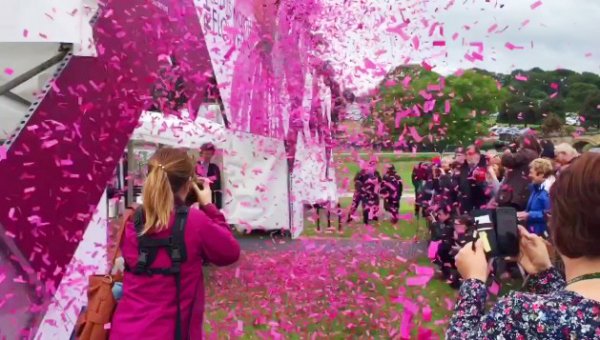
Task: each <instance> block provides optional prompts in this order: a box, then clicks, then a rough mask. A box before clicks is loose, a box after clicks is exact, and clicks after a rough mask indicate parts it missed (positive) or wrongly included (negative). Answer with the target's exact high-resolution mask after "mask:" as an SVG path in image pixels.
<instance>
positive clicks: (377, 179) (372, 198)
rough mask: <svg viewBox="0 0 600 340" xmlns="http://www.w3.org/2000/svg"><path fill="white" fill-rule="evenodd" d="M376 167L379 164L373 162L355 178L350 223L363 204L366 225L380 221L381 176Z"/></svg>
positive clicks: (349, 216)
mask: <svg viewBox="0 0 600 340" xmlns="http://www.w3.org/2000/svg"><path fill="white" fill-rule="evenodd" d="M376 167H377V164H376V163H375V162H373V161H371V162H369V163H368V164H367V165H366V166H365V167H364V168H363V169H362V170H361V171H359V172H358V173H357V174H356V176H355V177H354V196H353V197H352V205H351V207H350V212H349V214H348V222H350V221H351V220H352V215H354V213H355V212H356V209H358V206H359V205H360V204H362V208H363V222H364V223H365V224H368V223H369V220H373V221H377V220H378V217H377V215H378V213H379V190H380V186H381V175H380V174H379V172H378V171H377V170H376Z"/></svg>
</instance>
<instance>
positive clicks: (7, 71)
mask: <svg viewBox="0 0 600 340" xmlns="http://www.w3.org/2000/svg"><path fill="white" fill-rule="evenodd" d="M4 73H6V74H8V75H9V76H12V75H13V74H14V73H15V70H13V69H12V68H10V67H7V68H5V69H4Z"/></svg>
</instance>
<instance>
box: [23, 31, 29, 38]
mask: <svg viewBox="0 0 600 340" xmlns="http://www.w3.org/2000/svg"><path fill="white" fill-rule="evenodd" d="M28 36H29V30H27V29H24V30H23V37H24V38H27V37H28Z"/></svg>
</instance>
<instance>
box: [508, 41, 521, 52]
mask: <svg viewBox="0 0 600 340" xmlns="http://www.w3.org/2000/svg"><path fill="white" fill-rule="evenodd" d="M504 46H505V47H506V48H507V49H509V50H511V51H512V50H522V49H524V47H523V46H516V45H513V44H512V43H509V42H507V43H506V44H505V45H504Z"/></svg>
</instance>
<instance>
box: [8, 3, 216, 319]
mask: <svg viewBox="0 0 600 340" xmlns="http://www.w3.org/2000/svg"><path fill="white" fill-rule="evenodd" d="M94 33H95V40H96V43H97V49H98V52H99V57H98V58H83V57H81V58H80V57H71V58H70V60H69V61H68V62H65V63H63V65H62V66H61V69H62V72H60V75H59V76H58V77H57V78H56V79H55V81H54V83H53V84H52V86H50V87H49V88H48V92H47V93H46V95H45V96H44V98H43V99H42V100H41V101H40V103H39V105H37V107H36V106H35V105H34V108H33V109H32V112H31V113H32V114H31V118H30V119H29V121H28V122H27V123H26V125H25V126H24V127H22V129H21V131H20V133H19V134H18V136H16V138H14V139H13V140H12V141H11V143H10V144H9V149H8V153H7V159H5V160H3V161H0V178H3V179H10V180H5V181H4V182H3V183H2V185H0V224H1V225H2V226H3V227H4V228H5V229H6V231H7V232H6V234H5V235H1V236H2V237H3V238H6V237H9V238H10V240H11V241H13V242H14V244H15V245H16V249H17V252H19V253H20V254H22V256H23V257H24V258H25V259H26V262H27V264H26V265H25V267H26V268H25V270H26V271H29V272H30V273H31V274H32V275H33V276H34V277H37V278H38V279H39V281H40V282H41V283H42V285H43V289H39V290H38V291H37V292H36V295H38V296H40V297H41V300H40V304H41V305H46V304H47V302H48V301H49V298H50V297H51V296H53V294H54V290H55V289H56V285H57V284H58V282H60V280H61V278H62V276H63V275H64V272H65V268H66V265H67V264H68V263H69V262H70V260H71V258H72V256H73V254H74V252H75V249H76V248H77V246H78V244H79V242H80V241H81V238H82V235H83V232H84V229H85V227H86V226H87V225H88V223H89V221H90V218H91V217H92V214H93V212H94V210H95V207H96V204H97V203H98V201H99V199H100V196H101V195H102V192H103V191H104V189H105V186H106V183H107V181H108V180H109V178H110V177H111V176H112V174H113V172H114V169H115V167H116V164H117V161H118V159H119V158H120V157H121V156H122V155H123V151H124V149H125V147H126V145H127V142H128V141H129V137H130V135H131V133H132V132H133V130H134V128H135V126H136V125H137V123H138V118H139V116H140V114H141V112H142V111H143V109H145V108H147V107H149V106H150V105H151V102H152V96H151V94H152V93H153V92H155V91H156V90H157V88H159V89H162V90H165V91H167V92H169V91H171V92H177V93H176V97H181V94H182V93H184V94H185V97H186V98H187V100H186V101H185V102H184V103H183V105H187V106H188V109H189V110H190V112H196V111H197V109H198V106H199V104H200V102H201V101H202V91H198V89H201V88H202V86H203V85H204V84H205V78H206V75H207V74H212V69H211V66H210V62H209V59H208V52H207V50H206V47H205V44H204V42H203V36H202V32H201V29H200V25H199V21H198V19H197V15H196V12H195V9H194V6H193V3H192V0H189V1H178V2H163V3H161V2H159V1H146V0H128V1H117V0H114V1H108V3H107V5H106V6H105V7H104V8H103V9H102V10H101V14H100V16H99V17H98V20H97V22H96V24H95V27H94ZM173 57H174V58H173ZM169 58H172V59H175V60H177V65H175V66H174V67H169V65H168V59H169ZM161 70H162V71H161ZM159 77H160V78H161V79H158V78H159ZM178 79H180V80H181V81H182V84H181V86H180V87H178V88H177V91H173V89H174V88H175V80H178ZM158 105H159V106H160V107H161V108H163V107H164V109H165V110H168V107H170V105H171V104H170V103H160V104H158ZM0 265H3V266H11V265H13V263H12V262H10V263H7V262H4V263H1V264H0ZM14 266H15V267H17V265H16V264H14ZM1 281H2V280H0V285H3V284H7V283H6V282H5V283H2V282H1ZM13 298H15V299H20V300H21V301H24V299H25V298H26V297H25V296H24V295H23V294H21V295H15V296H14V297H13ZM1 308H2V307H1V306H0V313H2V312H3V311H2V310H1ZM38 309H39V308H38Z"/></svg>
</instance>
